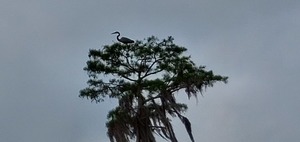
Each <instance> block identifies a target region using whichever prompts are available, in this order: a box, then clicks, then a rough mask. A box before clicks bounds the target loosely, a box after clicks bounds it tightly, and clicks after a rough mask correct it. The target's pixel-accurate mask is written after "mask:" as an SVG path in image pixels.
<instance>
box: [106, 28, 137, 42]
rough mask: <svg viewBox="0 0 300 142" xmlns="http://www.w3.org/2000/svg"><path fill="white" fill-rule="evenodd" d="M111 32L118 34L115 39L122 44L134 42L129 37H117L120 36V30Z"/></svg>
mask: <svg viewBox="0 0 300 142" xmlns="http://www.w3.org/2000/svg"><path fill="white" fill-rule="evenodd" d="M111 34H118V36H117V40H118V41H119V42H122V43H124V44H128V43H134V41H133V40H131V39H129V38H127V37H121V38H119V37H120V32H118V31H117V32H113V33H111Z"/></svg>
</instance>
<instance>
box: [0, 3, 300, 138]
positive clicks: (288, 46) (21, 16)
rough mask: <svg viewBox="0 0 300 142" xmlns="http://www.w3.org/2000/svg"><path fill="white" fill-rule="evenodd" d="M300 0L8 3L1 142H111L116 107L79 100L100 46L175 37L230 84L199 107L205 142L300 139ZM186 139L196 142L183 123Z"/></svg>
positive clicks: (0, 83) (195, 107)
mask: <svg viewBox="0 0 300 142" xmlns="http://www.w3.org/2000/svg"><path fill="white" fill-rule="evenodd" d="M299 13H300V1H299V0H272V1H271V0H251V1H250V0H198V1H196V0H185V1H180V0H150V1H149V0H148V1H144V0H102V1H101V0H87V1H82V0H51V1H50V0H9V1H4V0H2V1H0V49H1V52H0V65H1V69H0V141H1V142H53V141H55V142H70V141H72V142H87V141H88V142H105V141H108V138H107V137H106V127H105V122H106V114H107V111H108V110H109V109H111V108H112V107H113V106H114V101H113V100H109V101H107V102H105V103H101V104H95V103H90V101H89V100H86V99H80V98H79V97H78V95H79V90H80V89H83V88H84V87H86V86H87V85H86V81H87V79H88V77H87V75H86V73H85V72H84V71H83V70H82V68H83V67H84V66H85V62H86V61H87V60H88V57H87V55H88V50H89V49H90V48H101V47H102V46H103V45H106V44H111V43H112V42H113V41H116V39H115V38H116V37H115V35H111V34H110V33H111V32H113V31H116V30H118V31H120V32H121V34H122V35H124V36H127V37H130V38H132V39H139V40H142V39H143V38H146V37H148V36H151V35H155V36H157V37H159V38H160V39H162V38H166V37H167V36H169V35H171V36H173V37H174V38H175V43H176V44H179V45H182V46H185V47H186V48H188V54H191V55H192V59H193V60H194V61H195V62H196V63H198V64H199V65H206V66H207V68H208V69H211V70H213V71H214V72H215V73H216V74H221V75H227V76H229V77H230V78H229V83H228V84H227V85H224V84H221V83H220V84H216V85H215V86H214V88H209V89H208V90H207V91H206V92H205V94H204V95H205V96H204V97H199V103H198V104H197V103H196V101H195V100H194V99H192V100H187V98H186V97H185V96H184V95H183V94H180V93H178V97H179V98H180V100H181V101H183V102H186V103H188V104H189V111H188V112H187V113H186V115H187V116H188V117H189V118H190V120H191V123H192V126H193V133H194V137H195V139H196V141H197V142H200V141H201V142H219V141H223V142H241V141H242V142H282V141H297V140H299V139H300V135H299V134H300V129H299V127H300V126H299V125H300V119H299V117H300V111H299V108H300V103H299V102H300V95H299V92H300V87H299V81H300V77H299V75H298V73H299V70H300V63H299V61H300V57H299V53H300V48H299V45H300V40H299V38H300V18H299V17H300V14H299ZM173 123H174V125H175V126H174V127H175V129H176V132H177V136H178V139H179V141H182V142H183V141H189V138H188V135H187V133H186V132H185V130H184V127H183V125H182V124H181V123H180V122H179V121H178V120H174V121H173Z"/></svg>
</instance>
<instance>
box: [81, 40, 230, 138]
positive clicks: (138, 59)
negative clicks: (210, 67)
mask: <svg viewBox="0 0 300 142" xmlns="http://www.w3.org/2000/svg"><path fill="white" fill-rule="evenodd" d="M173 40H174V39H173V38H172V37H168V38H167V39H164V40H162V41H159V40H158V39H157V38H156V37H153V36H152V37H149V38H147V39H146V40H144V41H136V42H135V43H134V44H130V45H125V44H120V43H114V44H112V45H106V46H104V48H103V49H101V50H99V49H93V50H90V52H89V58H90V59H89V60H88V61H87V66H86V67H85V68H84V70H85V71H87V73H88V75H89V77H90V79H89V81H88V82H87V83H88V87H87V88H85V89H83V90H81V91H80V97H86V98H88V99H91V100H92V101H96V102H101V101H104V99H105V98H106V97H108V98H115V99H118V100H119V106H117V107H116V108H115V109H113V110H112V111H110V112H109V114H108V122H107V128H108V133H107V134H108V136H109V137H110V140H111V141H112V142H113V141H117V142H127V141H129V140H130V139H136V141H137V142H155V138H154V136H153V133H156V134H158V135H159V136H161V137H163V138H164V139H166V140H171V141H172V142H177V139H176V136H175V134H174V131H173V128H172V125H171V123H170V117H179V118H180V119H181V121H182V122H183V124H184V125H185V127H186V129H187V131H188V133H189V136H190V138H191V140H192V141H194V140H193V136H192V133H191V126H190V122H189V120H188V119H187V118H186V117H184V116H183V115H182V113H183V112H185V111H186V110H187V106H186V105H185V104H181V103H178V102H177V101H176V98H175V97H174V93H175V92H178V91H180V90H184V91H185V92H186V94H187V96H188V98H190V97H191V96H195V97H197V94H199V93H202V91H203V89H205V88H207V87H212V86H213V84H214V83H216V82H219V81H221V82H224V83H226V82H227V79H228V78H227V77H224V76H220V75H214V73H213V72H212V71H207V70H205V67H204V66H196V65H195V63H194V62H193V61H192V60H191V57H187V56H184V55H183V53H184V52H185V51H186V50H187V49H186V48H184V47H180V46H178V45H176V44H174V43H173Z"/></svg>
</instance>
